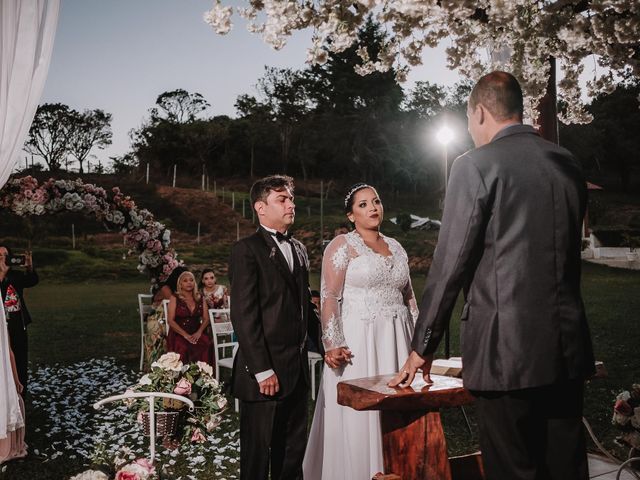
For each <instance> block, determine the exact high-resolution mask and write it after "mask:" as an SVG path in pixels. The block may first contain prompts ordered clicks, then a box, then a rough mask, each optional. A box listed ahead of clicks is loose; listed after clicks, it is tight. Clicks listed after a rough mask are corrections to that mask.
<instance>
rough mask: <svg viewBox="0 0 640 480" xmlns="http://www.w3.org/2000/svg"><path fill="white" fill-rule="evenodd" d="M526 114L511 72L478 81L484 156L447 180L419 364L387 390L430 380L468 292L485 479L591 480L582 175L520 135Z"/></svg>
mask: <svg viewBox="0 0 640 480" xmlns="http://www.w3.org/2000/svg"><path fill="white" fill-rule="evenodd" d="M522 112H523V100H522V90H521V88H520V85H519V84H518V82H517V80H516V79H515V78H514V77H513V76H512V75H510V74H508V73H505V72H493V73H490V74H488V75H486V76H484V77H482V78H481V79H480V80H479V81H478V83H477V84H476V85H475V87H474V88H473V90H472V92H471V95H470V97H469V102H468V108H467V116H468V126H469V133H470V134H471V136H472V138H473V141H474V143H475V145H476V148H475V149H473V150H471V151H469V152H467V153H465V154H464V155H462V156H460V157H459V158H457V159H456V160H455V162H454V164H453V167H452V169H451V175H450V179H449V185H448V188H447V194H446V199H445V207H444V214H443V218H442V229H441V230H440V234H439V238H438V246H437V248H436V251H435V253H434V257H433V263H432V266H431V269H430V271H429V276H428V279H427V283H426V286H425V292H424V296H423V298H422V303H421V305H420V316H419V318H418V321H417V324H416V328H415V332H414V336H413V340H412V348H413V352H412V353H411V355H410V356H409V358H408V360H407V362H406V363H405V365H404V366H403V368H402V369H401V371H400V372H399V373H398V374H397V375H396V377H395V378H394V379H393V381H392V382H391V383H390V385H392V386H396V385H400V386H403V385H407V384H410V382H411V381H412V380H413V377H414V375H415V374H416V372H417V370H418V369H419V368H422V369H423V371H424V372H429V370H430V367H431V362H432V360H433V353H434V351H435V350H436V348H437V346H438V343H439V342H440V340H441V338H442V336H443V333H444V331H445V329H446V327H447V325H448V323H449V320H450V316H451V312H452V310H453V307H454V304H455V302H456V298H457V297H458V294H459V292H460V290H462V291H463V292H464V297H465V304H464V308H463V311H462V318H461V350H462V362H463V380H464V384H465V387H466V388H467V389H469V390H471V391H472V393H473V394H474V395H475V396H476V398H477V402H476V405H477V414H478V428H479V434H480V447H481V450H482V457H483V460H484V466H485V473H486V476H487V479H489V480H503V479H510V480H516V479H518V480H519V479H522V480H524V479H527V480H528V479H531V480H534V479H536V480H539V479H558V480H559V479H571V480H573V479H585V480H586V479H587V478H588V468H587V457H586V450H585V437H584V432H583V428H582V423H581V419H582V407H583V384H584V379H585V377H589V376H590V375H592V374H593V371H594V360H593V351H592V346H591V339H590V333H589V328H588V325H587V320H586V317H585V312H584V306H583V303H582V298H581V294H580V268H581V259H580V250H581V233H580V229H581V225H582V219H583V217H584V213H585V205H586V200H587V190H586V184H585V180H584V178H583V175H582V170H581V167H580V164H579V162H578V161H577V160H576V159H575V158H574V157H573V156H572V155H571V153H569V152H568V151H567V150H565V149H564V148H561V147H559V146H558V145H555V144H553V143H551V142H548V141H546V140H544V139H542V138H541V137H540V136H539V135H538V134H537V132H536V131H535V130H534V129H533V128H532V127H530V126H526V125H523V124H522ZM425 380H427V381H428V380H429V378H428V375H427V374H425Z"/></svg>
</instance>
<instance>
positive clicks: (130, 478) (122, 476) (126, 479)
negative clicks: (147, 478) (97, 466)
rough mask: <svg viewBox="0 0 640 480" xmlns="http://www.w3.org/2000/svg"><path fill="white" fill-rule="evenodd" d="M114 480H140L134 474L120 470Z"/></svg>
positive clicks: (138, 476)
mask: <svg viewBox="0 0 640 480" xmlns="http://www.w3.org/2000/svg"><path fill="white" fill-rule="evenodd" d="M116 480H142V479H141V478H140V475H138V474H137V473H136V472H126V471H123V470H120V471H119V472H118V473H116Z"/></svg>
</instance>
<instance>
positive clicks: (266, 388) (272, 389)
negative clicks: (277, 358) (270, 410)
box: [258, 373, 280, 397]
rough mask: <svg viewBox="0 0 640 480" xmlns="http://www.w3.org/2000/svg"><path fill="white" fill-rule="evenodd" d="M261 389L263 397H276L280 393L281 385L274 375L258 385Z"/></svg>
mask: <svg viewBox="0 0 640 480" xmlns="http://www.w3.org/2000/svg"><path fill="white" fill-rule="evenodd" d="M258 386H259V387H260V393H261V394H262V395H268V396H270V397H272V396H274V395H275V394H276V393H278V392H279V391H280V384H279V383H278V376H277V375H276V374H275V373H274V374H273V375H271V376H270V377H269V378H267V379H265V380H263V381H261V382H259V383H258Z"/></svg>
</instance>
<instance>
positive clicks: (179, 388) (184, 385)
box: [173, 378, 191, 395]
mask: <svg viewBox="0 0 640 480" xmlns="http://www.w3.org/2000/svg"><path fill="white" fill-rule="evenodd" d="M173 393H175V394H176V395H189V394H190V393H191V384H190V383H189V381H188V380H187V379H185V378H181V379H180V381H179V382H178V385H176V388H174V390H173Z"/></svg>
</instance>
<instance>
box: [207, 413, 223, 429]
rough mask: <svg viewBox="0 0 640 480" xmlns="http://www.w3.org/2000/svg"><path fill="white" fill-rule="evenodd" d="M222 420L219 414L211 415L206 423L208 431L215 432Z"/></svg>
mask: <svg viewBox="0 0 640 480" xmlns="http://www.w3.org/2000/svg"><path fill="white" fill-rule="evenodd" d="M221 421H222V420H221V419H220V417H219V416H218V415H214V416H213V417H211V419H210V420H209V421H208V422H207V424H206V425H205V427H206V428H207V432H209V433H211V432H213V431H214V430H215V429H216V427H217V426H218V425H220V422H221Z"/></svg>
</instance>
